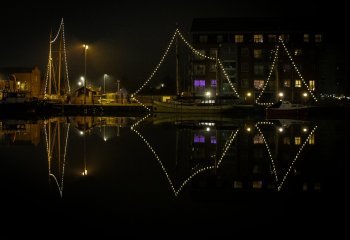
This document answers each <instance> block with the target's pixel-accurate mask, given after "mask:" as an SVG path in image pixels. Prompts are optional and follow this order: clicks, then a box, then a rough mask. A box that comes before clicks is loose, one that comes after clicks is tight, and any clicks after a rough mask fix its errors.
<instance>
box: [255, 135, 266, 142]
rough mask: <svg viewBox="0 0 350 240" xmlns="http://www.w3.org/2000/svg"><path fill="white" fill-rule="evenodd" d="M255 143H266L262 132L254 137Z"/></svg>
mask: <svg viewBox="0 0 350 240" xmlns="http://www.w3.org/2000/svg"><path fill="white" fill-rule="evenodd" d="M253 143H254V144H263V143H264V138H263V135H262V134H256V135H255V136H254V139H253Z"/></svg>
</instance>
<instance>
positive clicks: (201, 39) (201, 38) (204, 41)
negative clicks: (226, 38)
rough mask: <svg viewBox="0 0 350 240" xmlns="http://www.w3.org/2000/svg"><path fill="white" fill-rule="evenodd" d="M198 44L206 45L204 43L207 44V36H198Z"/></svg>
mask: <svg viewBox="0 0 350 240" xmlns="http://www.w3.org/2000/svg"><path fill="white" fill-rule="evenodd" d="M199 42H200V43H206V42H208V36H207V35H200V36H199Z"/></svg>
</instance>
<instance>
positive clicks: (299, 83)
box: [295, 79, 301, 87]
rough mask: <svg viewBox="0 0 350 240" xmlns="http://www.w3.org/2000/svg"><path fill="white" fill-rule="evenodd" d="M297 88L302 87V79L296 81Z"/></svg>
mask: <svg viewBox="0 0 350 240" xmlns="http://www.w3.org/2000/svg"><path fill="white" fill-rule="evenodd" d="M295 87H301V80H300V79H297V80H295Z"/></svg>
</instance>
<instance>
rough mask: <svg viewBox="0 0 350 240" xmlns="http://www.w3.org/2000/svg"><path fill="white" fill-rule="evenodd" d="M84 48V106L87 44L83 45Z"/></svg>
mask: <svg viewBox="0 0 350 240" xmlns="http://www.w3.org/2000/svg"><path fill="white" fill-rule="evenodd" d="M83 47H84V79H85V81H84V104H86V82H87V79H86V55H87V50H88V49H89V45H87V44H84V45H83Z"/></svg>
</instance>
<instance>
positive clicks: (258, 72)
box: [254, 64, 264, 76]
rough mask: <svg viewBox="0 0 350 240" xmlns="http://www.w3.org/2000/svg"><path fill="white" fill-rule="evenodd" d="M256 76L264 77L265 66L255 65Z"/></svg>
mask: <svg viewBox="0 0 350 240" xmlns="http://www.w3.org/2000/svg"><path fill="white" fill-rule="evenodd" d="M254 74H255V75H257V76H262V75H264V65H263V64H255V65H254Z"/></svg>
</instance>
